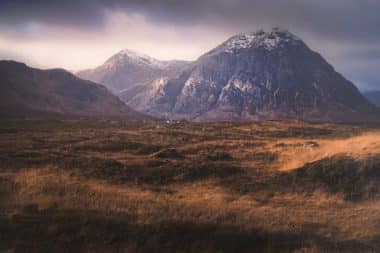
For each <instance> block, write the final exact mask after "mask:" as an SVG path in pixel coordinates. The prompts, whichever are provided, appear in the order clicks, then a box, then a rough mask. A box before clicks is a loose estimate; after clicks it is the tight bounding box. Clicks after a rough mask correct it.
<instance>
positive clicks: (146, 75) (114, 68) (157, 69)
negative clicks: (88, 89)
mask: <svg viewBox="0 0 380 253" xmlns="http://www.w3.org/2000/svg"><path fill="white" fill-rule="evenodd" d="M185 64H186V62H185V61H176V60H173V61H160V60H157V59H155V58H153V57H150V56H148V55H145V54H142V53H138V52H135V51H132V50H129V49H124V50H121V51H120V52H118V53H116V54H115V55H113V56H111V57H110V58H109V59H108V60H107V61H106V62H105V63H104V64H103V65H101V66H99V67H97V68H95V69H88V70H84V71H80V72H78V73H77V75H78V76H79V77H81V78H83V79H88V80H91V81H93V82H97V83H102V84H104V85H105V86H106V87H107V88H109V89H110V90H111V91H112V92H113V93H114V94H116V95H119V93H120V92H123V91H125V90H128V89H130V88H134V87H137V86H142V85H146V84H148V83H150V82H152V81H153V80H154V79H156V78H159V77H160V76H161V75H166V74H168V73H170V72H172V71H176V70H178V69H179V68H181V67H182V66H183V65H185Z"/></svg>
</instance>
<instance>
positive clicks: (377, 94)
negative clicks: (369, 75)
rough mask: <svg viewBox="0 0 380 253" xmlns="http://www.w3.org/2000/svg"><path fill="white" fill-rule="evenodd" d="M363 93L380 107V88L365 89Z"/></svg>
mask: <svg viewBox="0 0 380 253" xmlns="http://www.w3.org/2000/svg"><path fill="white" fill-rule="evenodd" d="M363 95H364V96H365V97H366V98H367V99H368V100H369V101H371V103H372V104H374V105H376V106H378V107H380V90H372V91H365V92H363Z"/></svg>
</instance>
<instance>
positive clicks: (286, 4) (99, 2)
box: [0, 0, 380, 88]
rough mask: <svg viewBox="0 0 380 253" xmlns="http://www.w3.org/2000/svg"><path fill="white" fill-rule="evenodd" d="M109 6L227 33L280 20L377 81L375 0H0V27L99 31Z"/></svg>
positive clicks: (347, 70) (379, 5) (336, 60)
mask: <svg viewBox="0 0 380 253" xmlns="http://www.w3.org/2000/svg"><path fill="white" fill-rule="evenodd" d="M109 10H116V11H121V12H126V13H139V14H141V15H143V16H144V17H145V18H146V19H147V20H148V21H149V22H152V23H154V24H160V25H164V26H165V25H167V26H172V27H174V28H175V29H178V30H186V29H189V28H192V27H200V29H205V30H207V29H208V30H212V31H213V32H215V31H218V32H219V33H222V34H226V35H232V34H235V33H239V32H243V31H247V30H255V29H257V28H261V27H263V28H269V27H272V26H280V27H283V28H287V29H289V30H290V31H292V32H294V33H295V34H297V35H300V37H302V38H303V39H305V41H306V42H310V43H311V44H312V45H313V46H314V47H315V48H316V49H318V50H319V51H321V52H322V54H323V55H326V56H327V58H329V56H330V59H332V61H333V62H332V63H333V64H334V65H336V66H338V69H340V70H341V71H342V72H343V74H347V76H349V77H350V78H352V79H355V80H359V81H360V82H363V83H364V82H366V83H368V82H371V83H375V82H377V83H379V84H380V77H379V79H376V78H378V75H377V73H374V71H376V70H375V67H374V66H375V65H376V64H378V66H380V59H379V57H378V56H379V55H380V46H376V45H380V33H379V32H378V30H379V27H380V15H378V12H379V11H380V1H378V0H360V1H358V0H329V1H327V0H326V1H323V0H307V1H306V0H260V1H258V0H191V1H189V0H124V1H123V0H66V1H58V0H9V1H6V0H0V32H1V29H3V30H5V29H10V30H13V31H16V32H17V29H20V31H22V28H23V26H24V25H25V24H27V23H28V22H39V23H47V24H49V25H50V24H53V25H58V26H68V27H72V28H74V29H79V30H80V29H82V30H83V32H84V33H86V32H87V31H88V30H95V31H99V32H101V29H102V25H103V24H104V21H105V13H106V11H109ZM200 39H201V38H200ZM330 43H332V44H334V45H339V46H335V47H330V46H329V44H330ZM369 48H370V50H369ZM347 49H349V50H347ZM339 54H341V55H339ZM366 64H368V66H369V67H368V68H367V69H366V68H365V66H366ZM353 66H357V67H358V69H360V71H359V70H358V71H353ZM356 72H357V73H358V74H357V75H355V76H353V77H352V73H356ZM376 72H377V71H376ZM379 88H380V87H379Z"/></svg>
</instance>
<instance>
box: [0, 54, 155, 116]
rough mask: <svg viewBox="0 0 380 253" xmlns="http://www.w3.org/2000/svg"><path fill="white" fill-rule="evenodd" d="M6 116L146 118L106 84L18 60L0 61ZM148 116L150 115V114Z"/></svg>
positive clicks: (1, 108)
mask: <svg viewBox="0 0 380 253" xmlns="http://www.w3.org/2000/svg"><path fill="white" fill-rule="evenodd" d="M0 90H1V92H0V93H1V94H0V98H1V99H0V114H1V115H2V117H8V116H9V117H18V116H21V117H24V116H79V117H101V118H124V119H133V120H136V119H144V117H145V116H143V115H141V114H140V113H137V112H136V111H134V110H132V109H130V108H129V107H128V106H126V105H125V104H124V103H123V102H122V101H121V100H120V99H119V98H117V97H116V96H114V95H112V94H111V93H110V92H109V91H108V90H107V89H106V88H105V87H104V86H103V85H100V84H96V83H94V82H91V81H85V80H82V79H80V78H78V77H76V76H75V75H73V74H71V73H70V72H68V71H66V70H64V69H48V70H41V69H37V68H32V67H29V66H27V65H26V64H25V63H20V62H16V61H5V60H2V61H0ZM146 118H148V117H146Z"/></svg>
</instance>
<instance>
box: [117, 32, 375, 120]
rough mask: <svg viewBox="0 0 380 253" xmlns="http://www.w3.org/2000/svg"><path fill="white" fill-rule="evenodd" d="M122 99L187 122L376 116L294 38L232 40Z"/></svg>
mask: <svg viewBox="0 0 380 253" xmlns="http://www.w3.org/2000/svg"><path fill="white" fill-rule="evenodd" d="M136 87H138V88H134V89H129V90H125V91H124V92H121V93H120V94H119V96H120V97H121V99H122V100H123V101H125V102H126V103H127V104H128V105H130V106H131V107H133V108H135V109H137V110H140V111H143V112H146V113H148V114H151V115H155V116H161V117H169V118H177V119H188V120H194V121H210V120H239V121H241V120H243V121H245V120H259V119H301V120H312V121H337V122H341V121H366V120H369V119H376V116H374V115H375V114H376V113H377V111H376V108H375V107H374V106H373V105H371V104H370V103H369V102H368V101H367V100H366V99H365V98H364V97H363V96H362V95H361V94H360V92H359V91H358V89H357V88H356V87H355V86H354V85H353V84H352V83H351V82H349V81H348V80H346V79H345V78H344V77H343V76H342V75H340V74H339V73H337V72H336V71H335V70H334V68H333V67H332V66H331V65H330V64H328V63H327V62H326V60H324V59H323V57H322V56H321V55H319V54H318V53H316V52H314V51H312V50H311V49H310V48H309V47H308V46H307V45H306V44H305V43H304V42H303V41H302V40H301V39H300V38H298V37H297V36H295V35H293V34H292V33H290V32H288V31H286V30H282V29H278V28H274V29H272V30H270V31H268V32H265V31H263V30H259V31H257V32H252V33H244V34H239V35H236V36H233V37H231V38H230V39H228V40H227V41H225V42H223V43H222V44H221V45H219V46H218V47H216V48H215V49H213V50H211V51H209V52H207V53H206V54H204V55H202V56H201V57H199V58H198V59H197V60H196V61H195V62H192V63H188V64H186V65H185V66H181V68H180V69H177V70H176V71H174V72H171V73H170V74H168V73H164V72H161V76H160V77H159V78H156V79H155V80H153V81H151V82H148V83H145V84H143V85H137V86H136Z"/></svg>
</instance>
